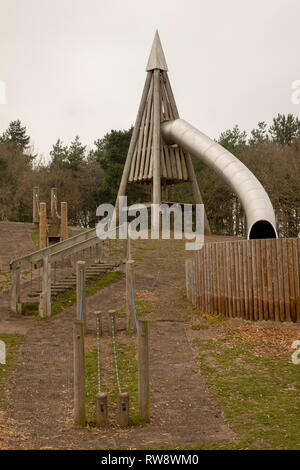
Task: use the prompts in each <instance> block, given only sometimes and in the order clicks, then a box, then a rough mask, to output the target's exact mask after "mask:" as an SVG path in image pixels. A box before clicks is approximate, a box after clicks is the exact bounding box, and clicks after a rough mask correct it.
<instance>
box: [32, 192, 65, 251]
mask: <svg viewBox="0 0 300 470" xmlns="http://www.w3.org/2000/svg"><path fill="white" fill-rule="evenodd" d="M60 208H61V215H59V213H58V208H57V189H56V188H51V213H50V217H48V218H47V206H46V203H45V202H40V200H39V188H38V187H34V188H33V201H32V222H33V223H34V225H35V227H36V228H39V230H40V249H42V248H46V247H47V246H49V245H50V244H51V243H58V242H60V241H63V240H67V238H68V204H67V202H61V204H60Z"/></svg>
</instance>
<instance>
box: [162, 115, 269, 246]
mask: <svg viewBox="0 0 300 470" xmlns="http://www.w3.org/2000/svg"><path fill="white" fill-rule="evenodd" d="M161 131H162V136H163V138H164V140H165V142H166V143H167V144H169V145H172V144H178V145H180V146H181V147H182V148H183V149H184V150H185V151H187V152H189V153H190V154H192V155H194V156H195V157H197V158H199V160H201V161H202V162H203V163H205V164H206V165H207V166H209V167H210V168H211V169H212V170H214V171H215V172H216V173H217V174H218V175H219V176H220V177H221V178H222V179H223V180H224V182H225V183H227V184H228V185H229V186H230V187H231V188H232V190H233V191H234V192H235V193H236V194H237V196H238V197H239V199H240V202H241V204H242V206H243V208H244V211H245V214H246V219H247V238H248V239H255V238H277V231H276V220H275V214H274V210H273V206H272V203H271V201H270V199H269V196H268V195H267V193H266V191H265V190H264V188H263V186H262V185H261V183H260V182H259V181H258V179H257V178H256V177H255V176H254V175H253V173H251V171H250V170H248V168H247V167H246V166H245V165H244V164H243V163H242V162H241V161H240V160H238V159H237V158H236V157H235V156H234V155H232V154H231V153H230V152H228V150H226V149H224V147H222V146H221V145H219V144H218V143H216V142H214V141H213V140H211V139H210V138H209V137H207V136H206V135H205V134H203V133H202V132H200V131H198V129H196V128H195V127H193V126H191V124H189V123H188V122H186V121H184V120H183V119H175V120H174V121H165V122H163V123H162V124H161Z"/></svg>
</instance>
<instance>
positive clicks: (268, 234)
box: [249, 220, 277, 240]
mask: <svg viewBox="0 0 300 470" xmlns="http://www.w3.org/2000/svg"><path fill="white" fill-rule="evenodd" d="M257 238H258V239H259V238H261V239H264V238H277V233H276V230H275V228H274V227H273V225H272V224H271V223H270V222H268V221H267V220H259V221H258V222H255V224H253V225H252V227H251V229H250V233H249V240H255V239H257Z"/></svg>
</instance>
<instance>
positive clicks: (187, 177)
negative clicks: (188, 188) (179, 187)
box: [180, 148, 189, 181]
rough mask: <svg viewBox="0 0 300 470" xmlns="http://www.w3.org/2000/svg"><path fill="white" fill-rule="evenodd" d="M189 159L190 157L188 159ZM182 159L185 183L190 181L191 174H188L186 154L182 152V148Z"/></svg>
mask: <svg viewBox="0 0 300 470" xmlns="http://www.w3.org/2000/svg"><path fill="white" fill-rule="evenodd" d="M187 158H188V157H187ZM180 159H181V167H182V175H183V179H184V181H188V179H189V174H188V170H187V163H186V161H185V153H184V151H183V150H182V148H180Z"/></svg>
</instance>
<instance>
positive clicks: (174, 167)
mask: <svg viewBox="0 0 300 470" xmlns="http://www.w3.org/2000/svg"><path fill="white" fill-rule="evenodd" d="M169 152H170V163H171V171H172V177H173V179H174V180H177V179H178V175H177V165H176V156H175V152H174V147H169Z"/></svg>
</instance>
